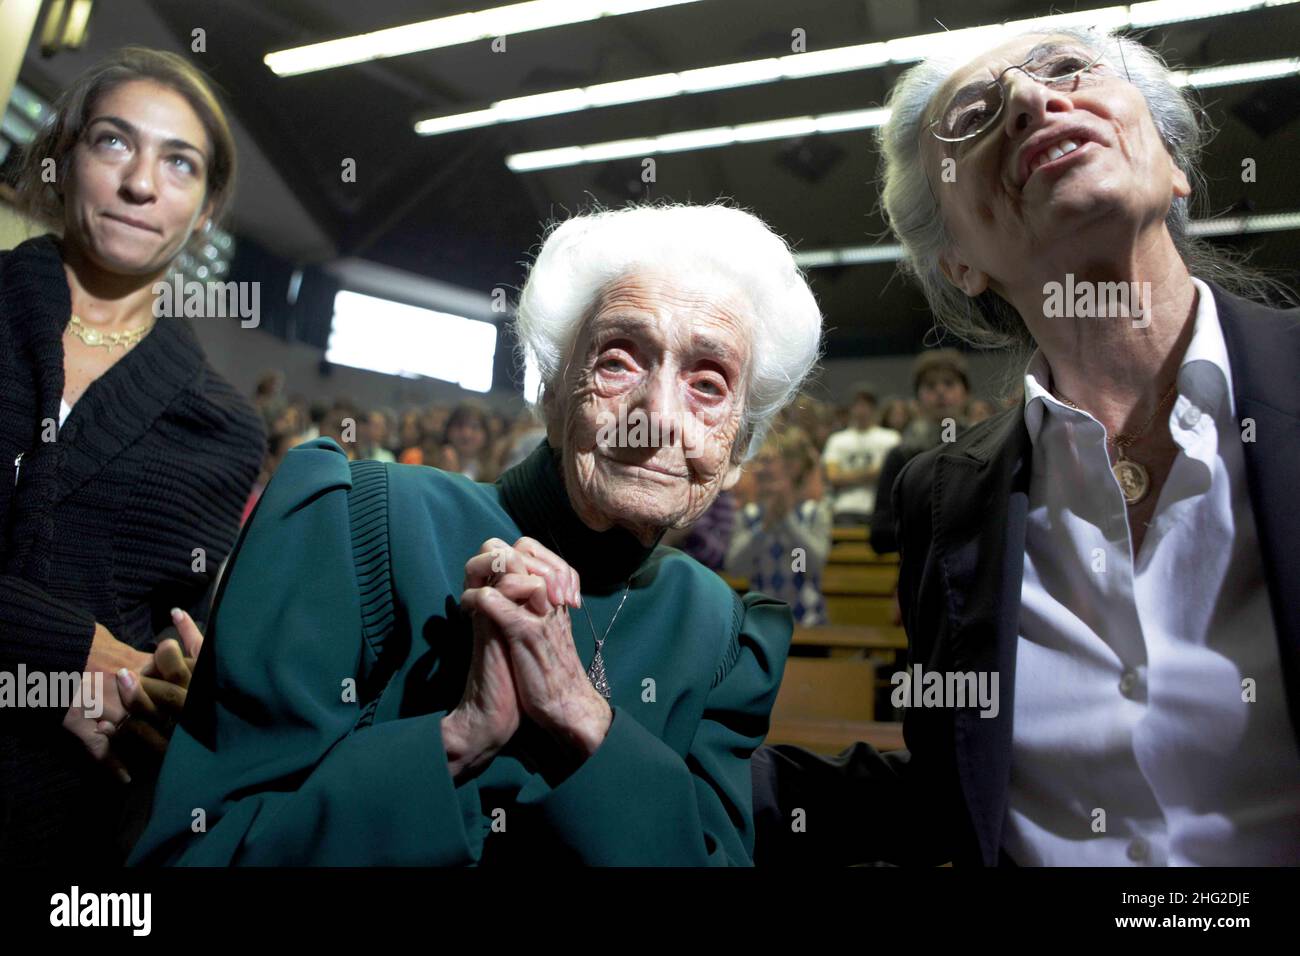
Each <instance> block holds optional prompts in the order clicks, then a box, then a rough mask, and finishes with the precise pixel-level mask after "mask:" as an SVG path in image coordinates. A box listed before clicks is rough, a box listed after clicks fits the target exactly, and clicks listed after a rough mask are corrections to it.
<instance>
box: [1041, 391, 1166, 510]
mask: <svg viewBox="0 0 1300 956" xmlns="http://www.w3.org/2000/svg"><path fill="white" fill-rule="evenodd" d="M1177 387H1178V379H1177V378H1175V379H1174V383H1173V384H1172V385H1170V386H1169V391H1167V392H1165V394H1164V395H1163V396H1161V398H1160V401H1158V402H1157V403H1156V410H1155V411H1153V412H1152V413H1151V417H1150V418H1148V419H1147V420H1146V422H1145V423H1144V424H1143V425H1142V427H1141V428H1139V429H1138V430H1137V431H1136V432H1134V433H1133V434H1131V435H1128V434H1125V433H1124V432H1116V433H1115V434H1114V435H1112V436H1111V439H1110V440H1111V442H1113V443H1114V445H1115V454H1116V458H1115V464H1113V465H1111V466H1110V470H1111V473H1112V474H1113V475H1114V476H1115V480H1116V481H1118V482H1119V490H1120V491H1121V492H1122V493H1123V495H1124V502H1125V504H1127V505H1128V506H1129V507H1132V506H1133V505H1135V504H1137V503H1138V502H1139V501H1141V500H1142V499H1143V498H1145V497H1146V496H1147V492H1148V491H1150V490H1151V476H1150V475H1149V474H1148V473H1147V470H1146V468H1145V467H1144V466H1143V465H1142V463H1141V462H1137V461H1134V460H1133V459H1132V458H1129V457H1128V456H1127V455H1126V454H1124V449H1126V448H1128V447H1129V446H1130V445H1132V444H1133V443H1134V442H1135V441H1137V440H1138V439H1139V438H1141V437H1142V436H1143V435H1145V434H1146V433H1147V429H1148V428H1150V427H1151V423H1152V422H1153V421H1155V420H1156V416H1157V415H1159V414H1160V409H1162V408H1164V405H1165V402H1167V401H1169V396H1171V395H1173V394H1174V389H1175V388H1177ZM1056 397H1057V398H1059V399H1060V400H1061V401H1063V402H1065V404H1067V405H1069V406H1070V407H1071V408H1075V409H1078V410H1079V411H1083V410H1084V409H1082V408H1079V406H1078V405H1076V404H1074V402H1072V401H1070V400H1069V399H1068V398H1066V397H1065V396H1064V395H1062V394H1061V393H1060V392H1059V391H1058V392H1057V393H1056Z"/></svg>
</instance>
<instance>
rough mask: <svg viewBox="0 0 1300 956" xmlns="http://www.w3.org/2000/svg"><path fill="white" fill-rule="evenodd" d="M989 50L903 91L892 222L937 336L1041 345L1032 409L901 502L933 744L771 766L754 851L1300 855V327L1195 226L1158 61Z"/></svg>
mask: <svg viewBox="0 0 1300 956" xmlns="http://www.w3.org/2000/svg"><path fill="white" fill-rule="evenodd" d="M972 52H973V51H971V50H970V49H969V48H967V49H966V50H965V51H963V52H962V54H961V55H960V56H958V57H952V58H938V59H932V60H930V61H927V62H925V63H923V64H921V65H919V66H917V67H915V68H913V69H912V70H910V71H909V72H908V73H907V74H905V75H904V76H903V77H902V78H901V79H900V80H899V82H898V84H897V85H896V87H895V88H894V90H893V92H892V93H891V95H890V104H889V105H890V106H891V108H892V114H891V117H890V120H889V123H888V125H887V126H886V127H885V128H884V130H883V136H882V143H883V154H884V155H883V172H884V175H883V184H884V185H883V201H884V207H885V210H886V212H887V214H888V217H889V222H890V224H891V226H892V228H893V229H894V231H895V232H896V233H897V235H898V237H899V239H900V240H901V242H902V244H903V246H904V249H905V251H906V265H907V267H908V269H909V270H910V271H911V272H912V273H913V274H914V275H915V277H916V278H917V279H918V280H919V282H920V284H921V285H922V287H923V289H924V290H925V293H926V295H927V298H928V299H929V302H930V306H931V308H932V309H933V311H934V312H935V315H936V316H937V317H938V319H939V320H940V321H941V322H942V323H944V324H945V325H947V326H948V327H949V328H950V329H951V330H953V331H954V332H956V333H958V334H960V335H962V336H964V337H965V338H967V339H968V340H970V341H972V342H974V343H976V344H982V345H991V346H1008V345H1025V346H1029V347H1032V348H1033V352H1032V356H1030V357H1028V361H1027V364H1026V367H1025V372H1024V399H1023V402H1021V403H1018V404H1016V405H1015V406H1013V407H1011V408H1009V409H1007V410H1006V411H1004V412H1003V413H1002V414H1000V415H997V416H994V417H993V418H992V419H990V420H988V421H986V422H983V423H981V424H980V425H977V426H975V427H973V428H971V429H970V430H969V431H968V432H967V433H966V434H965V435H963V436H961V437H960V438H958V439H957V440H956V441H954V442H952V443H951V444H948V445H943V446H940V447H939V448H937V449H935V450H933V451H930V452H927V453H925V454H922V455H921V456H919V457H917V458H915V459H913V460H912V461H911V462H910V463H909V465H908V466H907V467H906V468H905V469H904V470H903V471H902V472H901V474H900V476H899V479H898V481H897V482H896V484H895V485H894V488H893V501H894V512H895V514H896V515H897V527H898V536H899V541H900V543H901V553H902V564H901V570H900V583H899V599H900V603H901V606H902V613H903V621H904V624H905V626H906V629H907V633H908V639H909V654H908V658H909V663H910V665H911V667H912V673H911V677H910V680H909V681H908V682H907V683H899V684H897V685H896V697H897V698H898V699H899V700H900V704H901V705H902V706H905V707H906V708H907V710H906V717H905V720H904V737H905V739H906V741H907V746H908V750H907V751H901V752H898V753H893V754H886V755H884V756H881V755H880V754H877V753H876V752H875V751H874V750H872V749H871V748H870V747H867V746H866V745H865V744H859V745H856V746H855V747H854V748H853V749H852V750H850V751H847V752H846V753H845V754H843V755H841V756H840V757H839V758H837V759H835V760H831V761H826V760H822V759H820V758H817V757H815V756H813V755H811V754H807V753H804V752H802V751H799V750H797V749H794V748H773V749H770V750H763V751H761V752H760V754H758V755H756V756H755V759H754V761H753V765H754V771H755V785H756V789H757V794H756V818H757V819H759V820H760V833H759V846H758V858H759V861H760V862H764V861H773V862H775V861H780V860H787V861H788V860H791V859H804V860H806V859H820V860H822V861H841V862H847V861H851V860H887V861H894V862H921V863H939V862H945V861H948V860H954V861H957V862H960V863H974V864H985V865H996V864H998V863H1007V862H1011V863H1017V864H1022V865H1023V864H1076V865H1077V864H1094V865H1134V864H1136V865H1187V864H1192V865H1197V864H1201V865H1218V866H1227V865H1241V864H1265V863H1268V864H1279V863H1288V864H1296V863H1300V760H1298V759H1297V733H1298V732H1300V567H1298V566H1297V564H1296V561H1295V542H1296V541H1297V540H1298V539H1300V519H1298V518H1297V515H1298V514H1300V509H1297V508H1296V507H1295V502H1294V488H1295V481H1296V477H1297V475H1300V390H1297V388H1296V369H1297V368H1300V322H1298V321H1297V315H1296V313H1295V312H1294V311H1281V310H1278V309H1275V308H1271V307H1267V306H1265V305H1262V304H1260V303H1258V302H1255V301H1250V300H1249V299H1248V298H1244V297H1242V293H1247V294H1251V295H1256V294H1258V293H1259V292H1260V291H1261V285H1260V283H1259V282H1258V281H1257V280H1252V279H1251V277H1250V276H1249V275H1248V274H1246V273H1245V272H1244V271H1243V270H1241V269H1239V268H1238V267H1235V266H1234V265H1233V263H1232V262H1231V261H1228V260H1224V259H1222V258H1218V257H1216V255H1215V253H1214V252H1213V250H1211V249H1209V248H1208V247H1206V246H1203V245H1201V244H1199V243H1198V242H1197V241H1195V240H1194V239H1193V238H1192V237H1191V236H1190V235H1189V229H1188V223H1189V217H1188V202H1189V199H1190V198H1191V195H1192V190H1193V184H1194V183H1195V182H1196V181H1197V180H1198V176H1197V174H1196V164H1197V158H1198V152H1199V150H1200V149H1201V147H1202V145H1203V139H1204V137H1203V134H1202V132H1201V130H1200V129H1199V128H1198V126H1197V122H1196V118H1195V115H1194V113H1193V110H1192V108H1191V106H1190V103H1189V101H1188V100H1187V99H1185V98H1184V95H1183V94H1182V92H1181V91H1180V90H1179V89H1178V88H1176V87H1175V85H1174V84H1173V83H1172V82H1171V78H1170V76H1169V74H1168V72H1167V71H1166V69H1165V67H1164V65H1163V64H1162V63H1161V62H1160V60H1159V59H1158V58H1157V57H1156V56H1155V55H1154V54H1153V53H1152V52H1151V51H1150V50H1148V49H1146V48H1145V47H1143V46H1141V45H1140V44H1138V43H1136V42H1134V41H1132V40H1129V39H1126V38H1120V37H1117V36H1112V35H1101V34H1097V33H1093V32H1090V31H1070V30H1067V31H1062V32H1059V33H1058V32H1048V33H1041V32H1036V33H1031V34H1024V35H1019V36H1011V37H1006V38H1003V39H1002V40H1001V41H1000V42H998V43H997V45H994V46H991V47H990V48H989V49H986V50H984V51H982V52H979V53H978V55H975V56H972ZM954 678H960V681H958V680H956V679H954ZM958 690H963V691H965V692H966V693H964V694H962V693H958V692H957V691H958ZM899 691H901V693H900V692H899ZM794 807H799V808H801V809H802V810H803V811H804V812H805V813H806V820H807V828H806V829H807V833H806V834H797V835H794V836H793V837H792V836H791V835H790V832H789V825H788V821H789V812H790V810H791V809H792V808H794ZM846 818H851V819H852V820H853V821H854V822H852V823H851V824H847V825H846V823H845V820H846ZM819 819H821V820H827V821H829V820H831V819H833V820H834V825H831V824H830V823H829V822H827V823H824V824H823V825H821V826H819V825H818V820H819ZM878 823H883V824H884V825H883V826H880V825H877V824H878ZM819 831H820V832H821V833H823V834H825V837H824V839H819V838H818V837H817V836H816V834H817V833H818V832H819Z"/></svg>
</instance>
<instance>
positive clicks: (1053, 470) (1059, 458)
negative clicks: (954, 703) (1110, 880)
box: [1003, 279, 1300, 866]
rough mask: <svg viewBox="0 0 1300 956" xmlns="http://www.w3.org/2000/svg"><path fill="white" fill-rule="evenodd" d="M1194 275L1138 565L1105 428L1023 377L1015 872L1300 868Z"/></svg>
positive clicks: (1012, 804) (1209, 317)
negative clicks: (1185, 339)
mask: <svg viewBox="0 0 1300 956" xmlns="http://www.w3.org/2000/svg"><path fill="white" fill-rule="evenodd" d="M1192 281H1193V282H1194V283H1195V285H1196V289H1197V302H1196V315H1195V319H1194V321H1195V327H1194V332H1193V336H1192V340H1191V343H1190V344H1189V346H1188V348H1187V353H1186V355H1185V356H1184V357H1183V360H1182V364H1181V365H1180V367H1179V370H1178V382H1177V384H1178V389H1177V391H1178V397H1177V400H1176V401H1175V403H1174V407H1173V409H1172V411H1171V412H1170V415H1169V429H1170V433H1171V434H1172V435H1173V438H1174V441H1175V442H1177V444H1178V445H1179V447H1180V449H1181V451H1180V452H1179V454H1178V455H1177V457H1176V458H1175V460H1174V465H1173V469H1172V471H1171V472H1170V474H1169V477H1168V478H1167V479H1166V481H1165V485H1164V487H1163V488H1162V489H1161V492H1160V499H1159V501H1158V503H1157V506H1156V509H1155V513H1154V515H1153V516H1152V518H1151V523H1150V526H1149V527H1148V528H1147V532H1146V537H1145V538H1144V539H1143V542H1142V549H1141V551H1140V552H1139V553H1138V554H1137V555H1136V556H1134V555H1133V553H1132V548H1131V545H1130V537H1129V523H1128V522H1129V516H1128V513H1127V512H1128V509H1127V506H1126V505H1125V503H1124V497H1123V494H1122V492H1121V491H1120V487H1119V483H1118V482H1117V481H1116V480H1115V478H1114V476H1113V475H1112V473H1111V470H1110V461H1109V458H1108V456H1107V453H1106V440H1107V436H1106V431H1105V428H1104V426H1103V425H1102V424H1101V423H1100V422H1098V421H1097V420H1096V419H1095V418H1093V417H1092V416H1091V415H1089V414H1088V413H1087V412H1084V411H1081V410H1078V409H1074V408H1071V407H1069V406H1067V405H1065V404H1064V403H1062V402H1060V401H1058V400H1057V399H1056V398H1055V397H1054V396H1053V395H1052V394H1051V392H1050V391H1048V386H1049V385H1050V383H1051V377H1050V370H1049V368H1048V365H1047V361H1046V358H1045V357H1044V356H1043V354H1042V353H1041V352H1035V353H1034V356H1033V358H1032V359H1031V360H1030V362H1029V366H1028V368H1027V370H1026V373H1025V425H1026V427H1027V429H1028V431H1029V435H1030V439H1031V441H1032V443H1033V471H1032V475H1031V479H1030V488H1029V515H1028V523H1027V528H1026V536H1025V566H1024V582H1023V585H1022V588H1021V608H1020V636H1019V642H1018V645H1017V653H1016V673H1015V716H1014V728H1015V730H1014V737H1013V742H1012V761H1011V782H1010V793H1009V800H1008V809H1007V816H1006V820H1005V826H1004V829H1003V845H1004V848H1005V849H1006V851H1007V853H1008V854H1009V855H1010V857H1011V858H1012V859H1013V860H1015V861H1016V862H1017V863H1021V864H1047V865H1057V864H1066V865H1069V864H1073V865H1102V866H1129V865H1134V864H1136V865H1154V866H1160V865H1175V866H1176V865H1207V866H1238V865H1250V864H1283V863H1286V864H1295V863H1300V756H1298V755H1297V750H1296V736H1295V731H1294V729H1293V728H1292V726H1291V722H1290V719H1289V716H1288V711H1287V698H1286V690H1285V688H1284V686H1283V683H1282V668H1281V664H1280V660H1279V656H1278V644H1277V633H1276V630H1275V627H1274V622H1273V617H1272V613H1271V611H1270V609H1269V602H1268V591H1267V589H1266V586H1265V582H1264V573H1263V565H1262V563H1261V560H1260V553H1259V540H1258V537H1257V534H1256V529H1255V516H1254V512H1253V511H1252V510H1251V504H1250V499H1249V496H1248V494H1247V489H1246V474H1245V460H1244V456H1243V451H1242V442H1243V425H1242V424H1241V423H1240V422H1238V421H1237V419H1236V408H1235V403H1234V401H1233V396H1232V370H1231V368H1230V366H1229V363H1228V353H1227V347H1226V345H1225V344H1224V339H1223V331H1222V329H1221V328H1220V326H1219V317H1218V311H1217V309H1216V307H1215V302H1214V296H1213V294H1212V292H1211V291H1210V289H1209V287H1208V286H1206V285H1205V284H1204V283H1203V282H1201V281H1199V280H1197V279H1193V280H1192ZM1243 685H1244V686H1243ZM1252 698H1253V699H1252Z"/></svg>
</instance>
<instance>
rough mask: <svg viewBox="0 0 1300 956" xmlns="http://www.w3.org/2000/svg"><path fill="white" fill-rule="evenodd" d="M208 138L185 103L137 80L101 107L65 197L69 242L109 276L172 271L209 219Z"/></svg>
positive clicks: (78, 151)
mask: <svg viewBox="0 0 1300 956" xmlns="http://www.w3.org/2000/svg"><path fill="white" fill-rule="evenodd" d="M210 148H211V147H210V144H209V142H208V136H207V133H206V131H205V130H204V129H203V124H202V123H201V122H200V121H199V117H198V116H197V115H196V114H195V112H194V110H193V108H191V107H190V105H189V103H188V102H187V101H186V100H185V98H184V97H183V96H181V95H180V94H179V93H177V92H176V91H175V90H172V89H170V88H168V87H165V86H161V85H159V84H157V83H151V82H147V81H143V80H136V81H132V82H129V83H123V84H122V85H120V86H118V87H116V88H114V89H112V90H110V91H109V92H107V93H105V94H103V95H102V96H100V97H99V99H98V100H97V101H96V102H95V104H94V106H93V108H92V109H91V111H90V121H89V122H88V123H87V124H86V129H85V132H84V133H83V134H82V138H81V140H80V141H79V142H78V143H77V145H76V146H75V147H74V148H73V154H72V163H71V171H72V175H71V177H70V182H69V183H68V184H67V189H66V190H65V192H64V197H63V199H64V219H65V226H66V232H67V236H68V238H69V239H71V240H72V241H74V242H76V243H77V244H78V245H79V246H80V247H81V248H82V249H83V250H84V251H85V253H86V255H87V256H88V257H89V258H90V260H91V261H92V262H94V263H95V264H96V265H98V266H99V267H100V268H101V269H104V270H106V271H108V272H113V273H117V274H120V275H151V274H154V273H157V272H159V271H161V270H162V269H164V268H165V267H166V266H167V265H168V264H169V263H170V262H171V261H172V259H174V258H175V257H176V255H177V254H178V253H179V252H180V251H181V248H182V247H183V246H184V245H185V242H186V240H188V239H189V237H190V235H191V233H193V232H194V230H195V229H196V228H199V227H201V225H202V224H203V222H204V221H205V216H206V213H207V212H208V210H207V208H206V207H205V195H206V190H207V157H208V154H209V150H210Z"/></svg>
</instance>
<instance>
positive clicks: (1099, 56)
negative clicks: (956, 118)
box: [926, 50, 1106, 143]
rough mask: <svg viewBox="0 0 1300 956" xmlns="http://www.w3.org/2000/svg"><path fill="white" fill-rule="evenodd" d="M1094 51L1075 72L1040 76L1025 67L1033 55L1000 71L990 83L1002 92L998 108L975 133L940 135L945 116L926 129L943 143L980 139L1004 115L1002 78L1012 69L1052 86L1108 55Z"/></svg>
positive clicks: (1036, 81) (1085, 71) (1075, 77)
mask: <svg viewBox="0 0 1300 956" xmlns="http://www.w3.org/2000/svg"><path fill="white" fill-rule="evenodd" d="M1077 52H1080V53H1081V52H1083V51H1082V50H1080V51H1077ZM1092 52H1093V54H1094V56H1093V58H1092V59H1091V60H1090V61H1089V62H1088V64H1087V65H1086V66H1083V67H1080V68H1079V69H1078V70H1074V71H1073V72H1071V73H1067V74H1065V75H1064V76H1047V77H1044V76H1039V75H1038V74H1037V73H1031V72H1030V71H1029V70H1026V69H1025V67H1026V66H1028V65H1029V64H1030V63H1032V62H1034V57H1032V56H1031V57H1030V58H1029V59H1027V60H1025V61H1024V62H1023V63H1016V64H1013V65H1011V66H1008V67H1007V68H1006V69H1005V70H1003V71H1002V72H1001V73H999V74H998V75H997V76H996V77H995V78H994V79H993V80H992V81H991V82H990V83H989V86H996V87H997V88H998V91H999V92H1000V93H1001V97H1000V98H999V101H998V108H997V109H996V110H995V111H994V113H993V115H992V116H990V117H989V119H988V121H987V122H986V123H985V124H984V125H983V126H981V127H980V128H979V129H977V130H975V131H974V132H973V133H969V134H967V135H966V136H957V137H948V136H940V135H939V133H938V132H937V131H936V127H937V126H938V125H939V124H940V123H942V122H943V119H944V118H943V116H940V117H938V118H937V119H934V120H931V121H930V122H929V123H928V124H927V125H926V129H927V130H928V131H929V133H930V135H931V136H933V137H934V138H935V139H936V140H938V141H939V142H941V143H967V142H970V141H971V140H974V139H978V138H979V137H981V136H983V135H984V134H985V133H987V132H988V131H989V130H991V129H992V128H993V127H994V126H995V125H996V124H997V121H998V119H999V117H1001V116H1002V111H1003V110H1004V109H1006V105H1007V88H1006V86H1005V85H1004V84H1003V82H1002V78H1003V77H1004V76H1006V75H1007V74H1008V73H1010V72H1011V71H1012V70H1019V71H1020V72H1021V73H1023V74H1025V76H1027V77H1029V78H1030V79H1031V80H1033V81H1034V82H1035V83H1039V84H1041V85H1043V86H1050V85H1051V84H1052V83H1060V82H1063V81H1069V80H1074V79H1077V78H1078V77H1080V76H1082V75H1083V74H1085V73H1087V72H1088V71H1089V70H1091V69H1092V68H1093V67H1095V66H1096V65H1097V64H1098V63H1100V62H1101V61H1102V60H1103V59H1104V58H1105V56H1106V54H1105V51H1095V50H1094V51H1092ZM1040 56H1041V54H1040ZM985 89H987V87H985Z"/></svg>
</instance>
